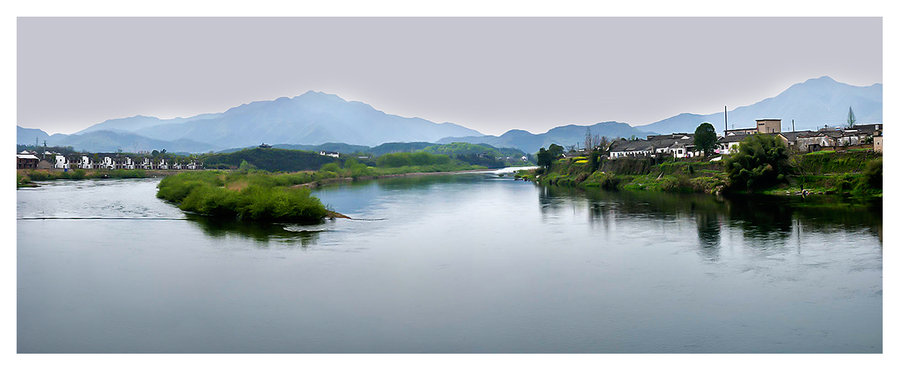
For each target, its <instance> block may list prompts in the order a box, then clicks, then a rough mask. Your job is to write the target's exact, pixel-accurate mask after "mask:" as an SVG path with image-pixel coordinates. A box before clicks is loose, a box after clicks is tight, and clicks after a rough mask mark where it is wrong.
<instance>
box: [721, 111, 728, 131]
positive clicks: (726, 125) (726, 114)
mask: <svg viewBox="0 0 900 371" xmlns="http://www.w3.org/2000/svg"><path fill="white" fill-rule="evenodd" d="M725 131H728V106H725ZM722 135H725V133H724V132H723V133H722Z"/></svg>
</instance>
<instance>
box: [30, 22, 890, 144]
mask: <svg viewBox="0 0 900 371" xmlns="http://www.w3.org/2000/svg"><path fill="white" fill-rule="evenodd" d="M17 37H18V56H17V58H18V59H17V63H18V66H17V68H18V97H17V98H18V117H17V120H18V124H19V125H21V126H24V127H30V128H40V129H43V130H45V131H47V132H49V133H51V134H52V133H58V132H59V133H72V132H75V131H78V130H81V129H84V128H86V127H88V126H90V125H92V124H95V123H98V122H101V121H103V120H106V119H110V118H120V117H127V116H133V115H137V114H142V115H148V116H157V117H160V118H172V117H177V116H182V117H186V116H191V115H195V114H200V113H210V112H222V111H224V110H226V109H228V108H230V107H234V106H237V105H240V104H242V103H248V102H251V101H258V100H270V99H274V98H277V97H281V96H289V97H292V96H296V95H300V94H302V93H304V92H306V91H308V90H317V91H324V92H327V93H332V94H337V95H339V96H341V97H343V98H344V99H347V100H358V101H363V102H366V103H368V104H371V105H372V106H373V107H375V108H376V109H379V110H382V111H385V112H387V113H392V114H397V115H401V116H410V117H411V116H417V117H422V118H425V119H428V120H431V121H435V122H445V121H449V122H454V123H457V124H460V125H464V126H467V127H470V128H472V129H476V130H479V131H481V132H483V133H485V134H502V133H503V132H505V131H506V130H509V129H514V128H517V129H525V130H528V131H531V132H535V133H538V132H544V131H546V130H548V129H550V128H552V127H554V126H559V125H564V124H570V123H575V124H590V123H596V122H600V121H610V120H615V121H622V122H627V123H629V124H631V125H643V124H649V123H652V122H654V121H657V120H660V119H664V118H667V117H669V116H673V115H676V114H678V113H682V112H692V113H700V114H706V113H712V112H716V111H720V110H721V108H722V106H723V105H728V106H729V107H732V108H733V107H737V106H742V105H749V104H752V103H755V102H757V101H759V100H762V99H764V98H767V97H771V96H774V95H776V94H778V93H779V92H781V91H782V90H784V89H786V88H787V87H788V86H790V85H792V84H794V83H798V82H802V81H804V80H807V79H809V78H814V77H819V76H822V75H828V76H831V77H832V78H834V79H835V80H837V81H841V82H846V83H849V84H853V85H870V84H873V83H877V82H881V81H882V20H881V18H19V20H18V36H17Z"/></svg>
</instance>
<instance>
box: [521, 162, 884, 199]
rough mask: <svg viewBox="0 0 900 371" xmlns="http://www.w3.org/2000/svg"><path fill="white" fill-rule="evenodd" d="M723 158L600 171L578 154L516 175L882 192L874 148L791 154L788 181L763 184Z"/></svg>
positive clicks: (688, 186)
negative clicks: (740, 178)
mask: <svg viewBox="0 0 900 371" xmlns="http://www.w3.org/2000/svg"><path fill="white" fill-rule="evenodd" d="M724 163H725V162H724V161H715V162H709V161H702V160H699V159H682V160H677V161H676V160H674V159H666V160H660V159H651V158H625V159H616V160H605V161H602V162H601V164H600V165H599V167H598V168H597V169H596V170H595V171H591V170H592V169H591V167H590V164H589V163H587V162H585V161H583V160H582V159H580V158H578V157H574V158H564V159H560V160H557V161H554V162H553V164H552V165H551V166H550V169H549V171H547V170H546V169H538V170H531V171H524V172H520V173H519V174H517V177H520V178H524V179H527V180H535V181H537V182H538V183H541V184H545V185H558V186H565V187H578V188H583V189H590V188H602V189H606V190H631V191H639V190H641V191H658V192H677V193H694V192H696V193H710V194H714V193H759V194H769V195H799V194H801V192H803V191H806V192H808V193H812V194H839V195H847V196H854V197H862V198H880V197H881V196H882V192H883V191H882V184H881V168H882V157H881V155H880V154H877V153H874V152H870V151H848V152H840V153H836V152H833V151H823V152H814V153H809V154H795V155H791V156H790V157H789V158H788V163H789V165H790V166H789V168H788V170H787V171H786V174H784V177H783V180H782V181H781V182H778V183H777V184H774V185H772V186H767V187H765V188H762V189H754V190H747V189H742V188H739V187H735V186H734V185H733V184H732V181H731V180H730V179H729V176H728V173H727V171H726V169H725V166H724Z"/></svg>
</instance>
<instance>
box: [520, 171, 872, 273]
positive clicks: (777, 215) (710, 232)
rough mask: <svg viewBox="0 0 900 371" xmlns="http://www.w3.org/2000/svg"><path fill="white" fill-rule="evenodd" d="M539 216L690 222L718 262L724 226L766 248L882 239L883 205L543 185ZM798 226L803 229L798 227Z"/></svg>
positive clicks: (607, 222)
mask: <svg viewBox="0 0 900 371" xmlns="http://www.w3.org/2000/svg"><path fill="white" fill-rule="evenodd" d="M538 195H539V196H538V202H539V203H540V206H541V212H542V213H543V214H545V215H551V216H552V215H554V214H558V213H561V212H567V210H570V209H571V208H572V207H576V205H578V204H579V203H584V202H586V203H587V205H588V206H587V208H588V215H589V217H590V219H591V222H592V223H594V224H599V225H603V226H604V227H605V228H606V229H607V230H608V228H609V225H610V224H614V223H615V222H616V221H619V220H621V221H625V220H635V219H650V220H660V221H662V220H666V221H671V220H691V221H692V222H693V223H694V224H695V225H696V228H697V240H698V249H699V253H700V254H701V255H702V256H704V257H705V258H707V259H710V260H717V259H718V255H719V252H718V249H720V248H721V246H722V244H723V242H722V236H721V234H722V231H723V227H727V228H728V229H731V230H735V231H739V233H740V234H741V235H742V236H743V238H744V239H745V240H748V241H752V242H754V243H751V244H748V245H750V246H760V247H763V248H765V249H768V248H773V247H778V246H781V247H783V246H786V245H788V244H789V243H788V241H789V240H790V238H791V237H792V236H793V237H794V238H799V234H801V233H803V232H834V231H838V230H840V231H847V232H862V233H869V234H871V235H875V236H878V237H879V240H880V238H881V234H882V232H881V231H882V210H881V202H880V201H875V202H863V201H855V200H852V199H847V198H841V197H833V196H817V197H807V198H799V197H777V196H760V195H735V196H729V197H716V196H712V195H704V194H672V193H661V192H628V191H619V192H607V191H603V190H598V189H590V190H577V189H572V188H565V187H554V186H550V187H543V189H542V190H541V191H540V192H539V193H538ZM801 225H802V228H801V227H800V226H801Z"/></svg>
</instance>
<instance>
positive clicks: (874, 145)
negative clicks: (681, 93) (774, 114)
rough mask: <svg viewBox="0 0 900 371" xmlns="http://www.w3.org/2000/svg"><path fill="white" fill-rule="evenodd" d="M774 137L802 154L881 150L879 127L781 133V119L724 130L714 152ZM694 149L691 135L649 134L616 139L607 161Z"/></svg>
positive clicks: (680, 154) (695, 152) (692, 151)
mask: <svg viewBox="0 0 900 371" xmlns="http://www.w3.org/2000/svg"><path fill="white" fill-rule="evenodd" d="M755 134H762V135H774V136H776V137H778V138H779V139H781V140H782V141H783V142H784V144H785V145H787V146H788V148H790V149H792V150H794V151H797V152H801V153H806V152H815V151H819V150H823V149H850V148H867V149H871V150H874V151H875V152H882V151H883V148H884V147H883V138H882V125H881V124H870V125H853V126H850V127H846V128H839V127H828V126H826V127H825V128H822V129H819V130H816V131H812V130H805V131H790V132H782V131H781V119H760V120H756V127H754V128H746V129H729V130H725V135H724V136H721V137H719V138H718V141H717V143H716V149H715V153H717V154H730V153H733V152H735V151H737V149H738V146H739V145H740V143H741V141H742V140H744V139H746V138H747V137H748V136H750V135H755ZM701 155H702V153H701V151H699V150H697V149H696V148H695V146H694V134H693V133H675V134H666V135H648V136H647V139H636V140H627V139H619V140H616V141H614V142H612V143H611V144H610V146H609V158H612V159H615V158H622V157H663V156H665V157H674V158H688V157H696V156H701Z"/></svg>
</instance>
